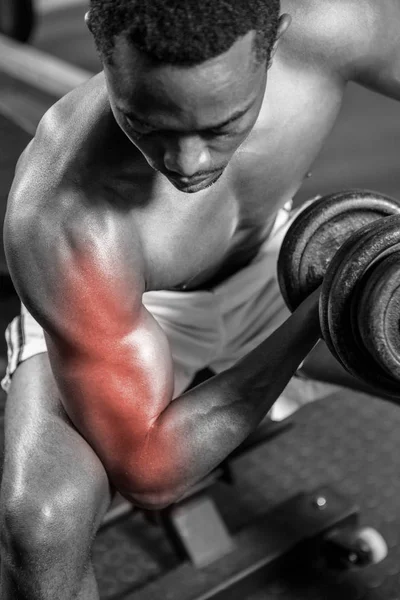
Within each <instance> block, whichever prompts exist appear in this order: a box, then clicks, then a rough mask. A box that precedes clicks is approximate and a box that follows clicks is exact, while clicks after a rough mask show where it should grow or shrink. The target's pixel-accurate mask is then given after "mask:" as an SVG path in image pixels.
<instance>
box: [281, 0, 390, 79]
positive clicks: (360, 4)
mask: <svg viewBox="0 0 400 600" xmlns="http://www.w3.org/2000/svg"><path fill="white" fill-rule="evenodd" d="M281 12H283V13H284V12H287V13H288V14H290V15H291V16H292V24H291V27H290V29H289V31H288V37H287V46H288V51H289V52H290V51H292V52H293V55H295V53H297V56H299V57H300V60H302V61H304V60H305V61H308V63H309V64H311V65H314V66H315V68H318V66H322V68H324V69H327V70H331V71H333V72H337V73H338V75H342V76H343V77H344V78H345V79H351V78H352V75H353V70H354V69H357V68H358V64H359V62H362V61H363V59H364V57H365V59H366V60H368V55H369V54H370V53H371V51H373V44H374V43H375V42H376V43H377V42H378V39H379V36H380V35H384V34H385V32H384V28H385V24H386V23H387V24H388V26H389V25H390V24H391V22H393V20H395V21H396V20H397V27H398V26H399V24H400V1H399V0H300V1H297V0H287V2H285V1H284V2H282V8H281Z"/></svg>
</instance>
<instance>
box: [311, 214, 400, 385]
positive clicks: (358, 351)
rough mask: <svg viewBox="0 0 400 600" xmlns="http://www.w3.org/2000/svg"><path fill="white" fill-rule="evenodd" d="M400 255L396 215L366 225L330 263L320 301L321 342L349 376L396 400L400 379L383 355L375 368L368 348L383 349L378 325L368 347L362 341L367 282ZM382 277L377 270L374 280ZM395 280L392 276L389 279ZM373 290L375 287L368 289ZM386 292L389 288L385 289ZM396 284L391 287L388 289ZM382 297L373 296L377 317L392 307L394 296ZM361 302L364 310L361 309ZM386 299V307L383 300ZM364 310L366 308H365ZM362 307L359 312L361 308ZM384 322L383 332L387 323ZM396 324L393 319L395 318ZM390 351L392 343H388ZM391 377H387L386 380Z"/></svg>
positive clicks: (365, 333)
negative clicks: (377, 347)
mask: <svg viewBox="0 0 400 600" xmlns="http://www.w3.org/2000/svg"><path fill="white" fill-rule="evenodd" d="M399 251H400V215H396V216H391V217H387V218H383V219H381V221H380V222H378V223H376V222H375V223H370V224H368V225H366V226H364V227H362V228H361V229H360V230H358V231H357V232H356V233H355V234H353V236H352V237H351V238H350V239H348V240H347V241H346V242H344V243H343V244H342V246H341V247H340V249H339V250H338V251H337V252H336V254H335V256H334V257H333V259H332V261H331V263H330V265H329V267H328V269H327V271H326V274H325V277H324V280H323V283H322V288H321V296H320V304H319V309H320V323H321V332H322V336H323V338H324V340H325V342H326V344H327V346H328V347H329V349H330V351H331V352H332V354H333V355H334V356H335V357H336V358H337V359H338V360H339V361H340V362H341V363H342V365H343V366H344V367H345V368H346V369H347V371H349V372H350V373H351V374H352V375H354V376H356V377H359V378H361V379H363V380H364V381H367V382H368V383H370V384H371V385H373V386H375V387H377V388H380V389H381V390H382V391H384V392H385V393H387V394H390V395H396V396H399V394H400V379H397V378H396V371H393V369H391V368H390V364H388V365H387V368H385V367H382V368H381V366H380V365H382V360H383V361H384V358H382V357H383V356H384V354H382V353H380V352H379V350H378V354H379V355H380V359H379V361H378V363H377V362H376V359H375V357H374V356H373V354H375V350H376V349H374V351H373V352H372V353H370V351H369V348H370V347H371V345H372V346H375V343H376V342H377V344H378V346H381V347H382V343H383V341H382V335H384V334H383V331H382V329H380V326H379V323H378V324H377V325H376V326H375V327H374V326H373V327H372V330H373V331H374V333H372V330H371V331H370V337H369V343H368V344H367V345H364V342H363V337H366V336H367V337H368V336H369V334H368V327H369V325H368V322H367V321H365V319H366V318H368V317H367V315H368V308H366V307H365V299H366V293H368V292H366V290H368V289H370V288H367V282H368V279H369V276H370V275H371V274H372V273H374V269H376V268H377V269H380V265H381V264H382V261H386V260H387V259H388V257H390V256H392V255H393V254H394V253H396V254H397V253H398V252H399ZM380 273H381V271H379V270H378V279H379V274H380ZM392 277H393V274H392ZM372 285H373V284H372ZM387 285H388V286H389V288H390V284H387ZM393 285H394V284H393V283H392V286H393ZM386 291H387V294H386V297H382V296H379V294H378V290H375V292H376V296H375V298H376V302H377V305H376V306H375V317H376V314H377V313H380V311H384V312H385V311H386V316H388V313H387V310H388V308H391V309H392V310H393V308H395V307H393V306H392V307H390V300H391V299H392V303H393V296H391V294H390V289H389V290H386ZM378 296H379V297H378ZM360 298H364V305H363V304H360ZM388 299H389V306H388V304H387V300H388ZM367 305H368V303H367ZM360 307H362V309H361V308H360ZM391 319H392V320H391V321H390V320H389V321H388V320H387V319H386V328H387V327H388V326H389V327H390V322H392V323H393V317H392V318H391ZM394 319H395V317H394ZM378 330H380V333H379V336H380V337H379V339H375V338H374V336H375V335H376V332H377V331H378ZM396 331H397V335H400V333H399V326H398V322H397V326H396V328H395V329H394V330H393V331H392V332H391V335H392V336H393V337H395V336H396ZM390 344H391V348H392V349H393V348H394V346H393V340H392V342H391V343H390ZM389 372H390V373H391V374H389Z"/></svg>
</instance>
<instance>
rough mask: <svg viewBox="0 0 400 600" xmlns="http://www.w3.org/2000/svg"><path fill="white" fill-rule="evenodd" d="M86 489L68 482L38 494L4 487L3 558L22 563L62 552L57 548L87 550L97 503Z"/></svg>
mask: <svg viewBox="0 0 400 600" xmlns="http://www.w3.org/2000/svg"><path fill="white" fill-rule="evenodd" d="M86 492H87V490H85V489H77V488H76V487H74V486H72V485H67V484H66V485H65V486H63V487H62V488H60V489H58V490H57V493H54V491H53V492H46V486H45V485H44V487H43V493H41V494H39V495H38V494H37V493H33V492H30V490H29V488H26V489H25V490H24V491H22V492H21V491H20V490H19V491H18V493H16V490H13V492H11V490H7V489H3V488H2V493H1V498H0V505H1V509H0V544H1V554H2V559H6V560H7V561H8V562H14V561H15V558H16V557H18V558H17V560H18V563H19V567H22V568H23V566H24V561H26V562H28V561H31V560H32V557H37V558H38V559H40V558H43V556H44V555H46V556H47V557H49V560H51V557H52V556H53V557H56V556H57V555H58V556H60V554H59V552H57V550H62V551H64V550H65V552H67V553H71V549H72V548H74V549H75V550H76V551H79V552H81V553H82V552H85V551H86V549H87V550H88V548H89V544H90V542H91V539H92V536H93V526H94V521H95V516H96V509H97V507H96V504H95V502H94V501H93V500H90V496H88V494H87V493H86Z"/></svg>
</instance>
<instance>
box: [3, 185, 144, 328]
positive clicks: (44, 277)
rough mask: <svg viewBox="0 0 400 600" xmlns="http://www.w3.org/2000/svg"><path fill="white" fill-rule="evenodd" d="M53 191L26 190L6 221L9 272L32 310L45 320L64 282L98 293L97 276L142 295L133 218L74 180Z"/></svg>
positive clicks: (140, 256)
mask: <svg viewBox="0 0 400 600" xmlns="http://www.w3.org/2000/svg"><path fill="white" fill-rule="evenodd" d="M49 192H50V190H47V197H46V198H42V199H38V198H37V197H35V198H31V197H29V195H28V193H25V194H24V195H23V196H21V197H20V198H19V201H18V203H17V204H15V205H14V206H13V207H10V210H9V211H8V214H7V218H6V220H5V225H4V247H5V252H6V257H7V263H8V267H9V271H10V275H11V277H12V279H13V282H14V286H15V288H16V290H17V292H18V294H19V296H20V298H21V300H22V302H23V303H24V304H25V306H26V307H27V308H28V310H30V312H31V314H33V315H34V316H35V318H36V319H37V320H38V321H39V323H41V324H42V326H45V325H46V322H47V319H48V318H49V315H50V314H51V313H52V307H53V308H54V306H56V305H57V302H59V300H58V299H59V294H60V289H61V288H62V286H66V288H70V289H72V288H75V287H76V286H78V287H81V288H82V286H83V288H85V287H87V290H88V293H89V294H90V295H91V296H92V297H93V298H95V295H96V294H97V293H98V291H99V290H98V289H97V287H98V286H96V285H95V283H96V282H98V281H102V282H106V281H107V282H108V283H107V285H108V286H109V287H110V288H116V289H117V288H118V287H119V286H121V285H124V286H125V287H127V288H129V289H130V291H131V295H132V298H133V299H134V298H138V299H140V298H141V292H142V291H143V290H142V287H143V283H142V282H143V277H144V266H143V262H144V258H143V252H142V247H141V244H140V236H139V233H138V232H137V231H136V229H135V225H134V222H133V221H132V222H130V223H128V219H127V218H125V219H123V218H122V216H121V215H119V214H118V213H117V212H116V211H114V210H111V209H108V208H107V199H106V198H101V197H100V198H99V197H98V196H95V195H93V190H84V189H82V188H80V187H79V186H76V185H75V184H74V183H73V182H69V183H67V182H64V184H63V185H58V186H57V187H56V186H55V187H54V189H53V191H52V193H49ZM56 312H57V311H55V312H54V316H55V315H56Z"/></svg>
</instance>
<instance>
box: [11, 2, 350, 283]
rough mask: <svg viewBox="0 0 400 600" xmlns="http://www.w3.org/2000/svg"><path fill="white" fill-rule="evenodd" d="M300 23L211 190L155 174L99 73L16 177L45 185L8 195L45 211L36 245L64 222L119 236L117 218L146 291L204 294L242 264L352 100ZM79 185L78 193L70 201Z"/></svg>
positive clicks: (61, 107) (65, 106)
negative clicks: (39, 178) (128, 231)
mask: <svg viewBox="0 0 400 600" xmlns="http://www.w3.org/2000/svg"><path fill="white" fill-rule="evenodd" d="M283 4H285V3H283ZM286 4H288V7H287V12H289V13H290V12H292V13H293V12H296V11H291V7H290V4H291V3H290V2H288V3H286ZM283 8H285V7H284V6H283ZM296 10H297V9H296ZM299 27H300V28H301V23H300V24H299V25H296V18H294V21H293V24H292V26H291V29H292V33H289V32H288V34H287V36H286V38H287V39H285V40H283V41H282V42H281V45H280V46H279V48H278V52H277V54H276V56H275V60H274V62H273V65H272V67H271V69H270V71H269V77H268V83H267V90H266V94H265V98H264V102H263V107H262V109H261V112H260V116H259V118H258V121H257V123H256V126H255V127H254V129H253V130H252V132H251V134H250V135H249V137H248V138H247V140H246V141H245V142H244V144H243V145H242V146H241V147H240V148H239V150H238V151H237V152H236V154H235V155H234V157H233V159H232V160H231V162H230V164H229V166H228V167H227V169H226V170H225V172H224V174H223V176H222V177H221V179H220V180H219V181H218V182H217V183H216V184H215V185H214V186H212V187H211V188H208V189H206V190H204V191H202V192H198V193H196V194H185V193H182V192H179V191H178V190H176V189H175V188H174V187H173V186H172V184H171V183H170V182H169V181H168V180H167V179H166V178H165V177H163V176H162V175H160V174H158V173H156V172H155V171H153V170H152V169H151V168H150V167H149V166H148V164H147V162H146V161H145V159H144V158H143V156H142V155H141V153H140V152H139V151H138V150H137V149H136V148H135V146H133V144H132V143H131V142H130V141H129V140H128V138H127V137H126V136H125V135H124V133H123V132H122V131H121V130H120V129H119V127H118V125H117V123H116V122H115V120H114V117H113V115H112V113H111V110H110V108H109V104H108V97H107V91H106V85H105V80H104V76H103V74H99V75H97V76H96V77H94V78H93V79H92V80H91V81H90V82H88V83H87V84H86V85H85V86H83V87H81V88H79V89H78V90H75V91H74V92H73V93H72V94H70V95H69V96H67V97H66V98H64V99H62V101H61V102H59V103H58V104H57V105H55V107H54V108H53V109H52V110H51V111H50V113H48V115H47V117H46V118H45V120H44V122H43V126H42V132H41V131H40V130H39V132H38V136H37V140H36V142H35V143H34V144H32V145H31V146H30V147H29V148H28V150H27V152H26V153H25V155H24V157H23V160H22V161H21V164H20V166H19V169H18V171H17V186H16V187H17V188H20V187H24V186H25V185H27V186H29V178H30V179H31V180H32V184H31V185H33V186H34V185H37V186H38V188H39V189H37V190H36V191H37V193H34V194H31V195H29V196H28V195H26V194H18V193H16V194H13V195H12V196H11V199H10V202H11V203H12V204H13V206H12V208H13V209H14V212H15V214H18V213H19V214H24V215H26V214H28V213H29V215H31V216H32V215H36V216H39V215H40V223H41V227H42V228H44V231H43V229H42V230H41V235H39V236H38V237H37V239H39V238H40V239H44V238H46V228H47V229H49V228H52V227H54V226H55V224H56V223H57V224H58V226H57V225H56V227H57V229H58V230H59V231H60V232H61V235H62V227H60V226H59V224H60V223H63V222H66V221H68V223H69V226H70V225H71V221H72V222H73V221H75V222H76V224H77V226H78V227H79V226H80V225H81V224H82V223H83V222H84V221H85V220H87V219H89V220H90V219H91V218H92V217H93V218H94V219H95V220H96V221H97V222H102V223H106V227H107V228H108V229H109V230H110V229H112V226H113V225H114V224H115V225H116V226H115V230H116V232H118V226H119V225H118V223H120V222H121V221H120V219H121V218H123V219H124V221H125V222H128V223H132V230H135V232H136V235H137V234H139V236H140V243H141V248H142V251H143V259H144V260H143V264H144V265H145V267H144V268H145V273H144V279H145V282H146V291H150V290H158V289H187V290H193V289H207V288H210V287H212V286H213V285H215V284H216V283H218V282H221V281H222V280H224V279H225V278H226V277H228V276H230V275H231V274H233V273H234V272H236V271H238V270H239V269H241V268H243V267H245V265H246V264H247V263H248V262H249V261H251V259H252V258H254V256H255V255H256V253H257V251H258V249H259V247H260V245H261V244H262V242H263V241H264V240H265V239H266V237H267V236H268V235H269V233H270V231H271V228H272V226H273V223H274V220H275V217H276V213H277V210H278V209H279V208H281V207H282V206H283V204H285V203H286V202H287V201H288V200H290V199H291V198H293V196H294V194H295V193H296V192H297V191H298V189H299V188H300V186H301V184H302V181H303V179H304V178H305V177H306V175H307V173H308V172H309V170H310V167H311V165H312V163H313V162H314V160H315V158H316V157H317V155H318V153H319V151H320V149H321V147H322V145H323V143H324V141H325V139H326V138H327V136H328V135H329V133H330V131H331V129H332V126H333V124H334V122H335V120H336V117H337V115H338V112H339V109H340V106H341V101H342V97H343V93H344V83H343V81H342V80H341V79H340V77H337V74H336V73H335V72H334V69H332V70H331V69H330V68H329V65H327V64H324V62H323V61H322V60H321V62H320V63H319V62H318V59H317V58H315V57H313V56H310V54H309V53H308V52H307V49H306V50H305V51H304V48H303V51H302V50H301V48H302V41H301V31H299ZM46 128H47V132H46ZM43 131H44V133H43ZM49 140H54V141H52V142H51V143H50V145H49ZM38 155H40V156H41V160H42V164H44V165H45V166H44V169H46V168H47V169H48V172H47V174H46V178H44V181H45V182H46V186H48V189H50V188H51V189H52V192H51V193H48V190H44V189H43V192H42V191H41V189H40V186H41V185H42V187H44V186H43V184H41V183H38V184H35V182H34V181H33V178H34V174H33V173H32V169H33V167H32V169H30V168H29V165H30V164H34V163H37V156H38ZM39 162H40V161H39ZM26 167H27V168H26ZM35 175H36V174H35ZM71 187H72V188H73V187H77V188H79V190H80V193H79V194H78V195H74V194H72V195H69V190H70V189H71ZM82 198H84V199H85V200H84V201H82ZM27 203H29V207H28V206H27ZM116 235H117V234H116Z"/></svg>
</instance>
